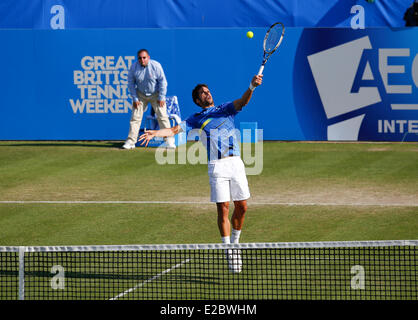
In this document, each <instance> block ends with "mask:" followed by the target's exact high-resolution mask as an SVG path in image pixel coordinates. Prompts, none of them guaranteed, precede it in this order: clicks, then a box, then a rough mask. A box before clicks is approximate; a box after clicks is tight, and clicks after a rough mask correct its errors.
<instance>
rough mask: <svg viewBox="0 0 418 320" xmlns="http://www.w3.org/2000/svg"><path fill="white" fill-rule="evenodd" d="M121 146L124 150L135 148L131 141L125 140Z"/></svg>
mask: <svg viewBox="0 0 418 320" xmlns="http://www.w3.org/2000/svg"><path fill="white" fill-rule="evenodd" d="M122 148H123V149H126V150H129V149H135V145H134V144H133V143H130V142H128V141H126V142H125V144H124V145H123V146H122Z"/></svg>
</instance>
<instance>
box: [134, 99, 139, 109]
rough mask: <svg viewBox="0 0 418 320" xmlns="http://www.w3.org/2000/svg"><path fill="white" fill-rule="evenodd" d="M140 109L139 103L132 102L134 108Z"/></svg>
mask: <svg viewBox="0 0 418 320" xmlns="http://www.w3.org/2000/svg"><path fill="white" fill-rule="evenodd" d="M138 107H139V101H134V102H132V108H135V109H136V108H138Z"/></svg>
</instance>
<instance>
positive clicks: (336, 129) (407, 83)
mask: <svg viewBox="0 0 418 320" xmlns="http://www.w3.org/2000/svg"><path fill="white" fill-rule="evenodd" d="M376 55H377V57H376ZM307 59H308V62H309V66H310V69H311V71H312V74H313V77H314V80H315V84H316V87H317V89H318V93H319V96H320V99H321V102H322V105H323V108H324V111H325V114H326V117H327V119H333V118H336V117H338V116H341V115H344V114H347V113H349V112H352V111H355V110H360V109H362V108H364V107H367V106H370V105H373V104H376V103H379V102H381V101H382V100H383V97H384V98H385V99H384V100H389V101H391V102H390V107H391V109H392V110H418V101H415V102H414V101H408V98H410V97H408V96H406V97H405V95H411V94H412V93H413V90H414V89H416V88H418V55H415V56H414V57H411V52H410V49H409V48H379V49H377V50H375V49H373V47H372V44H371V42H370V39H369V37H368V36H365V37H362V38H360V39H357V40H353V41H350V42H347V43H344V44H342V45H339V46H336V47H333V48H330V49H327V50H323V51H320V52H317V53H314V54H311V55H309V56H308V57H307ZM411 59H412V64H411ZM408 64H411V69H410V70H408V69H407V68H406V66H407V65H408ZM411 78H412V80H410V79H411ZM411 82H412V83H411ZM414 87H415V88H414ZM390 95H393V96H390ZM400 95H401V98H400V99H399V100H400V102H397V101H396V98H398V97H400ZM364 116H365V113H363V114H358V115H356V116H354V117H352V118H350V119H346V120H343V121H339V122H336V123H334V124H331V125H328V130H327V135H328V140H357V139H358V133H359V130H360V126H361V124H362V121H363V119H364ZM377 127H378V131H379V133H388V132H389V133H395V132H399V133H403V132H410V133H418V120H411V119H405V120H402V119H396V120H390V119H389V120H388V119H379V120H378V125H377Z"/></svg>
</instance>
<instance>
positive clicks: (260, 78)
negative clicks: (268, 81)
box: [251, 74, 263, 87]
mask: <svg viewBox="0 0 418 320" xmlns="http://www.w3.org/2000/svg"><path fill="white" fill-rule="evenodd" d="M262 82H263V75H262V74H260V75H255V76H254V77H253V79H252V80H251V83H252V85H253V86H254V87H258V86H259V85H260V84H261V83H262Z"/></svg>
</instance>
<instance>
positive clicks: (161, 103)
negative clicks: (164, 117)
mask: <svg viewBox="0 0 418 320" xmlns="http://www.w3.org/2000/svg"><path fill="white" fill-rule="evenodd" d="M158 103H159V104H160V108H163V107H164V106H165V101H164V100H161V101H158Z"/></svg>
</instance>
